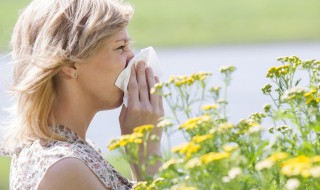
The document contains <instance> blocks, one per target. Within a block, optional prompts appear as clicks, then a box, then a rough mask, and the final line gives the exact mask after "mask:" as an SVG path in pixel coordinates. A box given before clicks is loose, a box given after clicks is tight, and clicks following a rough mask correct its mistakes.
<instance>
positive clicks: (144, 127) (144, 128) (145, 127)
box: [133, 124, 154, 134]
mask: <svg viewBox="0 0 320 190" xmlns="http://www.w3.org/2000/svg"><path fill="white" fill-rule="evenodd" d="M153 128H154V125H151V124H150V125H142V126H139V127H136V128H134V129H133V132H135V133H141V134H144V133H145V132H147V131H151V130H152V129H153Z"/></svg>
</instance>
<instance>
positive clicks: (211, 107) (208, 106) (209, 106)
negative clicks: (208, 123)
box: [201, 104, 219, 111]
mask: <svg viewBox="0 0 320 190" xmlns="http://www.w3.org/2000/svg"><path fill="white" fill-rule="evenodd" d="M218 107H219V106H218V105H217V104H210V105H203V106H202V107H201V109H202V110H205V111H207V110H215V109H218Z"/></svg>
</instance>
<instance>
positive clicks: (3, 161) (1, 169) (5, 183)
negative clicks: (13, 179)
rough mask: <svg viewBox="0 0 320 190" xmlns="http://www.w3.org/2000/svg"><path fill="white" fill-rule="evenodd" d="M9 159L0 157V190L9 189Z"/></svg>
mask: <svg viewBox="0 0 320 190" xmlns="http://www.w3.org/2000/svg"><path fill="white" fill-rule="evenodd" d="M10 161H11V159H10V158H9V157H4V156H0V189H1V190H7V189H9V172H10Z"/></svg>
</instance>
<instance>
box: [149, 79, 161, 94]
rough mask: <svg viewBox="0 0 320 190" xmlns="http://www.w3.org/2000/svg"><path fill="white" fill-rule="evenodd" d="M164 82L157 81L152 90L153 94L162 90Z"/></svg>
mask: <svg viewBox="0 0 320 190" xmlns="http://www.w3.org/2000/svg"><path fill="white" fill-rule="evenodd" d="M163 85H164V83H163V82H158V83H156V84H155V85H154V86H153V87H152V88H151V90H150V93H151V94H155V93H159V92H161V90H162V88H163Z"/></svg>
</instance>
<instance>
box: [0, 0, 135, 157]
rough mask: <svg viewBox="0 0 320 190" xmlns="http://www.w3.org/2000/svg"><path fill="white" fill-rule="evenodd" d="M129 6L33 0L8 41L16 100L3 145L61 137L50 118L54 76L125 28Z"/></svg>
mask: <svg viewBox="0 0 320 190" xmlns="http://www.w3.org/2000/svg"><path fill="white" fill-rule="evenodd" d="M132 13H133V9H132V7H131V6H130V5H128V4H123V3H122V1H119V0H33V1H32V2H31V3H30V4H29V6H28V7H26V9H25V10H24V11H23V12H22V14H21V15H20V17H19V19H18V21H17V23H16V25H15V28H14V31H13V35H12V40H11V46H12V52H11V54H12V60H13V63H14V71H13V88H12V94H13V97H14V100H15V105H14V106H13V109H12V113H11V117H10V120H9V122H8V123H7V124H6V125H5V133H4V137H3V143H2V145H1V146H2V148H4V149H6V150H8V151H10V150H13V149H15V148H17V147H19V146H21V145H23V144H25V143H26V142H28V141H30V140H31V141H32V140H34V139H37V138H43V139H62V137H60V136H57V135H56V134H54V133H53V132H52V131H51V130H50V129H49V127H48V125H49V123H48V122H49V121H50V122H51V121H53V122H54V115H53V113H52V107H53V104H54V101H55V93H56V84H55V75H56V74H57V73H58V72H59V71H60V69H61V68H62V67H63V66H65V65H67V64H71V63H75V62H80V61H84V60H86V59H88V58H90V56H92V55H94V54H95V53H96V52H97V51H99V50H100V49H101V48H102V47H103V46H104V45H105V43H106V42H107V40H108V39H110V37H111V36H112V35H114V34H115V33H117V32H119V31H120V30H122V29H124V28H125V27H126V26H127V25H128V22H129V20H130V18H131V15H132Z"/></svg>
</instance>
